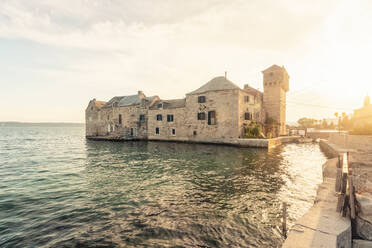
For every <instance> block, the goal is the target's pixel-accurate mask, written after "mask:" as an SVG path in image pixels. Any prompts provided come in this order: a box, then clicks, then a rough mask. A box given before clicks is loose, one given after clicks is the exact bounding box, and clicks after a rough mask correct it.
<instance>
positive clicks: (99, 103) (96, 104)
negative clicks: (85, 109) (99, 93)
mask: <svg viewBox="0 0 372 248" xmlns="http://www.w3.org/2000/svg"><path fill="white" fill-rule="evenodd" d="M105 104H106V102H104V101H95V102H94V105H95V106H96V107H97V108H102V106H103V105H105Z"/></svg>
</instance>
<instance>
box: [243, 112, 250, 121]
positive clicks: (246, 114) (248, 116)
mask: <svg viewBox="0 0 372 248" xmlns="http://www.w3.org/2000/svg"><path fill="white" fill-rule="evenodd" d="M244 119H245V120H252V114H251V113H249V112H246V113H244Z"/></svg>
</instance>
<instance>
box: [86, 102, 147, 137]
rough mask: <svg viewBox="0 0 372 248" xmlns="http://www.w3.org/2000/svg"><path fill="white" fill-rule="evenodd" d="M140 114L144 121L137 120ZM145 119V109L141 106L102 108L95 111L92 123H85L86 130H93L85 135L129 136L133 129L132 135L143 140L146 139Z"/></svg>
mask: <svg viewBox="0 0 372 248" xmlns="http://www.w3.org/2000/svg"><path fill="white" fill-rule="evenodd" d="M119 114H121V116H122V123H121V124H120V123H119ZM140 114H144V115H145V120H144V121H140V120H139V115H140ZM87 116H89V115H87ZM88 118H89V117H88ZM146 118H147V109H146V107H143V106H141V105H136V106H126V107H114V108H102V109H100V110H99V111H97V118H96V119H95V120H93V122H87V129H89V130H94V131H90V132H89V133H88V132H87V135H88V136H97V135H99V136H102V135H115V136H130V135H131V129H133V135H135V136H136V137H138V138H145V137H147V121H146ZM88 123H89V124H88Z"/></svg>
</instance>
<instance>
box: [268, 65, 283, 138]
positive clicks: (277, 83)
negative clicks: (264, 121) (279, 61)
mask: <svg viewBox="0 0 372 248" xmlns="http://www.w3.org/2000/svg"><path fill="white" fill-rule="evenodd" d="M263 77H264V79H263V84H264V94H263V105H264V108H265V111H266V114H267V116H268V117H270V118H272V119H274V120H275V121H277V122H278V123H279V124H280V133H279V134H280V135H283V134H286V133H287V132H286V128H285V123H286V92H287V91H288V84H289V76H288V74H287V72H286V71H285V70H284V69H280V70H275V71H268V72H264V73H263Z"/></svg>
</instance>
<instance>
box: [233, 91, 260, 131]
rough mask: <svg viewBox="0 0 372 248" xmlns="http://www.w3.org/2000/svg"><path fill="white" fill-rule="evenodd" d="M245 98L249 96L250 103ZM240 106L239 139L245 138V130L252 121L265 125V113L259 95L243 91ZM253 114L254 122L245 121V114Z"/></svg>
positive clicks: (239, 100) (239, 96)
mask: <svg viewBox="0 0 372 248" xmlns="http://www.w3.org/2000/svg"><path fill="white" fill-rule="evenodd" d="M245 96H249V102H246V101H245ZM238 106H239V114H238V118H239V137H241V138H243V137H244V130H245V127H247V126H248V125H249V124H250V123H251V122H252V121H256V122H258V123H261V124H263V123H264V122H265V113H264V111H263V108H262V98H261V96H260V95H259V94H257V95H256V96H255V95H252V94H249V93H247V92H245V91H243V90H241V91H239V94H238ZM247 112H249V113H251V114H252V120H245V113H247Z"/></svg>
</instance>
